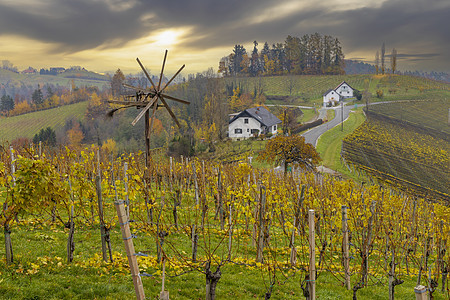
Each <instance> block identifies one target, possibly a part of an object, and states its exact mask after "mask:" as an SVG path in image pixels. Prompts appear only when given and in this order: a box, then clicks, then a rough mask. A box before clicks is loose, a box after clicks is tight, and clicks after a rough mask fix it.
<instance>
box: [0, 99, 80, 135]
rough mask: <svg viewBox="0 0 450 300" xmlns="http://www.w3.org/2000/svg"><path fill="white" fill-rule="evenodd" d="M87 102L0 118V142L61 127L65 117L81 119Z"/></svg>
mask: <svg viewBox="0 0 450 300" xmlns="http://www.w3.org/2000/svg"><path fill="white" fill-rule="evenodd" d="M87 104H88V102H86V101H85V102H79V103H75V104H71V105H65V106H61V107H57V108H53V109H48V110H41V111H37V112H32V113H29V114H24V115H20V116H15V117H8V118H5V117H3V118H0V128H1V130H0V142H3V141H13V140H14V139H16V138H18V137H26V138H30V139H31V138H33V136H34V135H35V134H36V133H38V132H39V131H40V130H41V129H45V128H47V127H51V128H52V129H54V130H56V129H58V128H60V127H63V126H64V124H65V123H66V120H67V119H70V118H75V119H81V118H83V116H84V113H85V111H86V107H87Z"/></svg>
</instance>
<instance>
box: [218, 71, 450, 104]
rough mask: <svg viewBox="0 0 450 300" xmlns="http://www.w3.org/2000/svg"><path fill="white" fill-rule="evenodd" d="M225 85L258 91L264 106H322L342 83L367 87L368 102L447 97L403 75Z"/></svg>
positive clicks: (433, 84)
mask: <svg viewBox="0 0 450 300" xmlns="http://www.w3.org/2000/svg"><path fill="white" fill-rule="evenodd" d="M224 80H225V83H226V84H228V85H231V84H232V83H233V85H234V86H236V85H238V84H240V86H241V89H242V90H243V91H245V92H249V93H253V92H254V91H255V90H259V91H262V92H263V93H264V94H265V95H266V97H267V98H268V99H269V100H268V102H267V103H268V104H279V105H282V104H291V105H307V106H312V105H314V103H316V104H319V103H322V94H323V93H324V92H325V91H327V90H328V89H331V88H335V87H336V86H337V85H338V84H339V83H341V82H342V81H344V80H345V81H346V82H347V83H349V84H350V85H351V86H352V87H353V88H355V89H358V90H360V91H363V90H364V89H365V88H366V87H368V91H369V92H370V93H371V94H372V97H371V100H370V101H371V102H378V101H396V100H405V99H439V98H442V97H443V96H444V98H445V97H447V98H448V97H450V85H449V84H448V83H443V82H438V81H434V80H429V79H425V78H419V77H414V76H406V75H370V74H366V75H328V76H319V75H312V76H311V75H297V76H288V75H286V76H274V77H261V78H258V77H243V78H225V79H224ZM377 90H382V91H383V95H384V97H383V98H381V99H378V98H377V97H376V91H377ZM271 96H289V97H290V98H291V99H292V100H291V101H290V102H291V103H283V102H282V101H280V100H271Z"/></svg>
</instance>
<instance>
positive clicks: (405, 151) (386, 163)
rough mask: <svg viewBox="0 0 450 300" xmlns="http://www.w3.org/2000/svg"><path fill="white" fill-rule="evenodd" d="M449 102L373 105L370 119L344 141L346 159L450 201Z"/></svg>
mask: <svg viewBox="0 0 450 300" xmlns="http://www.w3.org/2000/svg"><path fill="white" fill-rule="evenodd" d="M446 103H447V102H446V101H417V102H408V103H389V104H383V105H375V106H371V107H370V109H369V111H368V116H369V119H368V120H367V121H366V122H365V123H364V124H363V125H362V126H360V127H359V128H358V129H357V130H355V131H354V132H353V133H352V134H351V135H349V136H347V137H346V138H345V139H344V141H343V148H342V154H343V157H344V158H345V160H346V161H347V163H349V164H353V165H355V166H357V167H358V168H359V169H362V170H365V171H367V172H368V173H370V174H373V175H375V176H376V177H378V178H381V179H382V180H384V181H386V182H388V183H394V184H397V185H399V186H401V185H404V186H407V187H408V188H411V189H412V190H414V191H415V192H416V193H420V194H421V195H422V196H424V197H427V196H428V195H432V196H430V197H431V198H433V197H434V196H437V197H438V198H440V199H441V200H443V201H445V202H446V203H448V201H449V195H450V191H449V184H448V178H450V177H449V175H450V174H449V167H448V166H449V152H448V151H449V149H450V145H449V138H448V137H449V135H448V134H449V133H448V125H447V124H446V121H447V120H446V118H447V113H446V109H445V108H444V109H443V107H446Z"/></svg>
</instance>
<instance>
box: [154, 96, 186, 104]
mask: <svg viewBox="0 0 450 300" xmlns="http://www.w3.org/2000/svg"><path fill="white" fill-rule="evenodd" d="M161 95H162V96H164V98H167V99H170V100H173V101H177V102H180V103H183V104H191V102H189V101H186V100H182V99H178V98H175V97H172V96H169V95H166V94H161Z"/></svg>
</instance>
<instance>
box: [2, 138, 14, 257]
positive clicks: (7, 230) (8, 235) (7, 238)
mask: <svg viewBox="0 0 450 300" xmlns="http://www.w3.org/2000/svg"><path fill="white" fill-rule="evenodd" d="M9 153H10V156H11V180H12V185H13V186H15V185H16V178H15V176H14V173H15V172H16V166H15V164H14V160H15V158H14V149H13V147H12V146H10V147H9ZM7 208H8V204H7V203H6V202H5V204H4V210H6V209H7ZM4 224H5V225H4V233H5V251H6V263H7V264H8V265H10V264H12V263H13V261H14V255H13V249H12V241H11V230H10V227H9V222H5V223H4Z"/></svg>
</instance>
